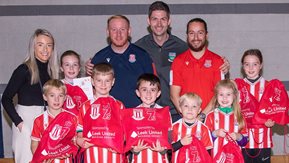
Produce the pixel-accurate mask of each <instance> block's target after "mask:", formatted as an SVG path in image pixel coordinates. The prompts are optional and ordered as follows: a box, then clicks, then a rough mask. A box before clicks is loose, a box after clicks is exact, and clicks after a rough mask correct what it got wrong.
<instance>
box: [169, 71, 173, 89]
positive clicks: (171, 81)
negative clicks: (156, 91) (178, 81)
mask: <svg viewBox="0 0 289 163" xmlns="http://www.w3.org/2000/svg"><path fill="white" fill-rule="evenodd" d="M170 85H173V70H170Z"/></svg>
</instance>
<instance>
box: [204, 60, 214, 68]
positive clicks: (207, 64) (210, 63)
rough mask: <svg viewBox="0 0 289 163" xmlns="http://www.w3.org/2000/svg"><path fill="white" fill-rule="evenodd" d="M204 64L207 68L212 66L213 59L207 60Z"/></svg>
mask: <svg viewBox="0 0 289 163" xmlns="http://www.w3.org/2000/svg"><path fill="white" fill-rule="evenodd" d="M204 66H205V67H206V68H210V67H212V60H205V63H204Z"/></svg>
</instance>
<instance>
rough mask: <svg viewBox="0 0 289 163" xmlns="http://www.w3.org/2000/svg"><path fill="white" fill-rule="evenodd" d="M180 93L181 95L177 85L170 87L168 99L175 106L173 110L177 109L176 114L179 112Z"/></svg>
mask: <svg viewBox="0 0 289 163" xmlns="http://www.w3.org/2000/svg"><path fill="white" fill-rule="evenodd" d="M180 93H181V87H180V86H177V85H171V86H170V97H171V100H172V102H173V104H174V105H175V108H176V109H177V112H180V108H179V99H180Z"/></svg>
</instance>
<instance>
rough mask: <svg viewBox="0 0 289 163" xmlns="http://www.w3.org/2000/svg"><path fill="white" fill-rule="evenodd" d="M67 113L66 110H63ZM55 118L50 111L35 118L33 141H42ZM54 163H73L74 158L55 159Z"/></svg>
mask: <svg viewBox="0 0 289 163" xmlns="http://www.w3.org/2000/svg"><path fill="white" fill-rule="evenodd" d="M62 111H65V110H62ZM54 118H55V116H53V115H52V114H51V113H49V111H48V110H46V111H45V112H44V113H43V114H41V115H39V116H38V117H36V118H35V120H34V123H33V129H32V133H31V139H32V140H34V141H40V140H41V138H42V134H43V133H44V130H45V129H46V128H47V127H48V125H49V124H50V123H51V121H52V120H53V119H54ZM52 163H72V157H69V158H66V159H62V160H60V159H54V160H53V161H52Z"/></svg>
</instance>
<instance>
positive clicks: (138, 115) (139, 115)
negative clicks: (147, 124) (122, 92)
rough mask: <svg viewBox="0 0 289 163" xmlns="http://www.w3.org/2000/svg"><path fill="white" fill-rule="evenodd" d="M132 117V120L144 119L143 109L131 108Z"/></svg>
mask: <svg viewBox="0 0 289 163" xmlns="http://www.w3.org/2000/svg"><path fill="white" fill-rule="evenodd" d="M132 118H133V119H134V120H136V121H140V120H142V119H144V116H143V110H141V109H134V110H133V115H132Z"/></svg>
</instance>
